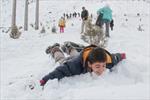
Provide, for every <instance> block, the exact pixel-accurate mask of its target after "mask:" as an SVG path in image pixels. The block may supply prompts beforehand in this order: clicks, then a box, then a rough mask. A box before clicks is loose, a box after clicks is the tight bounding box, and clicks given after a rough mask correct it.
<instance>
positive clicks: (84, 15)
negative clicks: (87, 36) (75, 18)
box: [81, 7, 89, 33]
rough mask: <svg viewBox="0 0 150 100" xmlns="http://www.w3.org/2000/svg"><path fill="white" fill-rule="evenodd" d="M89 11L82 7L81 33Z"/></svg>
mask: <svg viewBox="0 0 150 100" xmlns="http://www.w3.org/2000/svg"><path fill="white" fill-rule="evenodd" d="M88 16H89V13H88V10H86V9H85V7H82V12H81V18H82V25H81V33H84V29H85V25H86V22H87V19H88Z"/></svg>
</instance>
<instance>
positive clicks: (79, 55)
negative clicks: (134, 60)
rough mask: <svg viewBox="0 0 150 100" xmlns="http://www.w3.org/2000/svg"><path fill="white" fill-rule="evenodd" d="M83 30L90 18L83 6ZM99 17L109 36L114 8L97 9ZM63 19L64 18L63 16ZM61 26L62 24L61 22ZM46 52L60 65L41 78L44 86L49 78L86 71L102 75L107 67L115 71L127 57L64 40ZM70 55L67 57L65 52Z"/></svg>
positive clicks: (98, 21) (123, 54) (59, 77)
mask: <svg viewBox="0 0 150 100" xmlns="http://www.w3.org/2000/svg"><path fill="white" fill-rule="evenodd" d="M82 9H83V11H82V13H81V18H82V30H81V32H84V25H85V23H86V20H88V15H89V13H88V11H87V10H86V9H85V7H82ZM97 14H98V19H97V22H96V24H97V25H99V26H100V27H103V24H105V25H106V36H109V25H110V23H112V21H113V20H112V10H111V9H110V8H109V7H108V6H106V7H104V8H101V9H99V10H98V11H97ZM62 19H63V18H62ZM60 26H61V24H60ZM45 52H46V54H50V55H51V56H52V58H54V59H55V62H59V63H60V65H59V66H58V67H57V68H56V69H54V70H53V71H52V72H50V73H48V74H47V75H45V76H44V77H43V78H42V79H41V80H40V85H41V86H44V85H45V84H46V83H47V82H48V80H52V79H58V80H60V79H62V78H64V77H70V76H74V75H80V74H85V73H91V75H92V74H93V73H94V74H96V75H97V76H100V75H102V74H103V73H104V72H105V71H106V69H108V70H110V72H111V71H113V70H112V69H113V67H114V66H115V65H117V64H118V63H119V62H120V61H122V60H123V59H126V54H125V53H110V52H109V51H107V50H106V49H104V48H101V47H98V46H96V45H89V46H84V45H81V44H77V43H74V42H71V41H67V42H64V44H63V45H60V44H59V43H55V44H54V45H52V46H49V47H48V48H47V49H46V51H45ZM64 53H66V54H67V55H70V56H69V57H65V54H64Z"/></svg>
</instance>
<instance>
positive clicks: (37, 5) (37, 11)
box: [35, 0, 39, 30]
mask: <svg viewBox="0 0 150 100" xmlns="http://www.w3.org/2000/svg"><path fill="white" fill-rule="evenodd" d="M38 29H39V0H36V13H35V30H38Z"/></svg>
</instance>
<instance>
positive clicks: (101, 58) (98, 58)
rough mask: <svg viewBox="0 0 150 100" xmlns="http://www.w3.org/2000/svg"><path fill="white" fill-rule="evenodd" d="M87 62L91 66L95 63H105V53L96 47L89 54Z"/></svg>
mask: <svg viewBox="0 0 150 100" xmlns="http://www.w3.org/2000/svg"><path fill="white" fill-rule="evenodd" d="M87 60H88V61H89V62H90V63H91V64H93V63H95V62H106V60H107V56H106V51H105V50H104V49H102V48H100V47H96V48H94V49H93V50H92V51H91V52H90V53H89V56H88V59H87Z"/></svg>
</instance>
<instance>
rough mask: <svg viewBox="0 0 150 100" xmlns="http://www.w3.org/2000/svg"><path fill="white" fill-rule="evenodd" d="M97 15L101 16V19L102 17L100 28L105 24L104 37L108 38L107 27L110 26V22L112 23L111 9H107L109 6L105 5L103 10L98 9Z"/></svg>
mask: <svg viewBox="0 0 150 100" xmlns="http://www.w3.org/2000/svg"><path fill="white" fill-rule="evenodd" d="M97 14H98V15H101V17H102V20H101V21H102V22H101V26H103V24H105V26H106V31H105V33H106V36H107V37H110V35H109V25H110V22H111V21H112V10H111V8H110V7H109V5H106V6H104V7H103V8H100V9H99V10H98V11H97Z"/></svg>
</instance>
